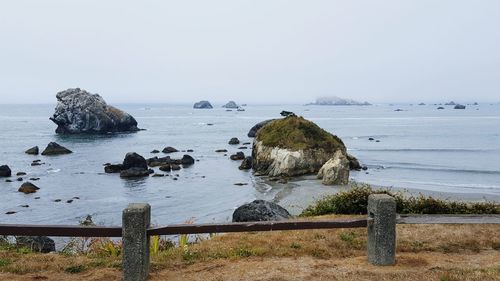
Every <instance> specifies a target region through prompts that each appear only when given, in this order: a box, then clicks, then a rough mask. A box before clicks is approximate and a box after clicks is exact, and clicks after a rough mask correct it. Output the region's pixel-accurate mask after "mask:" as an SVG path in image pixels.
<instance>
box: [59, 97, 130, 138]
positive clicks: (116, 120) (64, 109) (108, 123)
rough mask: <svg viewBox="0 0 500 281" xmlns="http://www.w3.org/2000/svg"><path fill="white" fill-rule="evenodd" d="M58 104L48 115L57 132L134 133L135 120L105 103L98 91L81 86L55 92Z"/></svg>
mask: <svg viewBox="0 0 500 281" xmlns="http://www.w3.org/2000/svg"><path fill="white" fill-rule="evenodd" d="M56 98H57V101H58V103H57V106H56V109H55V112H54V115H53V116H52V117H51V118H50V120H52V121H53V122H54V123H56V124H57V129H56V133H58V134H82V133H86V134H106V133H117V132H136V131H138V130H139V129H138V128H137V121H136V120H135V119H134V117H132V116H131V115H130V114H128V113H126V112H124V111H122V110H120V109H117V108H115V107H113V106H110V105H108V104H107V103H106V102H105V101H104V99H103V98H102V97H101V96H100V95H98V94H91V93H89V92H87V91H85V90H81V89H80V88H75V89H68V90H65V91H62V92H59V93H57V95H56Z"/></svg>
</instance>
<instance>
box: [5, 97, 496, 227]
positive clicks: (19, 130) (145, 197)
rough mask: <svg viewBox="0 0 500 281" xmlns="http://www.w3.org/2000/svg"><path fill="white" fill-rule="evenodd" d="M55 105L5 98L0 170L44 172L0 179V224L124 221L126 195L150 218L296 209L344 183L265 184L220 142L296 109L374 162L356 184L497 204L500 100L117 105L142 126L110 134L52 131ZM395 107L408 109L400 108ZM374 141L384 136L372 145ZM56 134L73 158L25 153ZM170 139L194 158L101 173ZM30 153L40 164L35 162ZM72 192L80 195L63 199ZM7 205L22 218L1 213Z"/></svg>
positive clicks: (215, 217) (210, 218) (224, 217)
mask: <svg viewBox="0 0 500 281" xmlns="http://www.w3.org/2000/svg"><path fill="white" fill-rule="evenodd" d="M54 107H55V105H0V165H3V164H8V165H9V166H10V167H11V169H12V170H13V173H17V172H20V171H23V172H27V173H28V175H27V176H24V177H23V178H24V180H26V179H28V178H31V177H39V178H40V180H39V181H37V182H34V183H35V184H36V185H37V186H39V187H40V190H39V191H38V192H37V193H35V194H30V195H25V194H22V193H19V192H17V189H18V188H19V186H20V185H21V182H17V181H14V182H12V183H7V182H5V181H4V179H1V180H0V194H1V195H0V196H1V197H0V198H1V200H0V223H38V224H42V223H44V224H76V223H78V221H79V220H81V219H82V218H84V217H85V216H86V215H87V214H90V215H92V216H93V218H94V221H96V222H98V223H100V224H106V225H120V224H121V211H122V210H123V208H125V207H126V205H127V204H128V203H130V202H148V203H150V204H151V205H152V213H153V214H152V216H153V219H152V220H153V223H154V224H168V223H182V222H184V221H186V220H189V219H191V218H192V219H193V220H194V221H195V222H215V221H217V222H221V221H230V220H231V214H232V212H233V211H234V209H235V208H236V207H238V206H240V205H241V204H243V203H246V202H250V201H252V200H254V199H256V198H262V199H266V200H273V201H275V202H277V203H279V204H281V205H283V206H284V207H286V208H287V209H289V210H290V211H292V212H293V213H298V212H300V210H301V209H302V208H304V207H305V206H307V205H308V204H310V203H312V202H313V201H314V200H316V199H318V198H320V197H322V196H324V195H326V194H333V193H335V192H338V191H339V190H342V189H345V187H335V186H334V187H327V186H322V185H321V183H320V182H319V181H317V180H315V179H314V177H310V176H309V177H303V178H298V179H296V180H293V181H291V182H290V183H288V184H278V183H270V182H267V181H266V180H265V179H263V178H260V177H254V176H253V175H252V173H251V172H248V171H240V170H239V169H238V166H239V162H235V161H231V160H229V155H230V154H231V153H234V152H237V151H239V149H238V147H239V146H231V145H228V144H227V143H228V141H229V139H230V138H231V137H238V138H239V139H240V140H241V141H242V142H251V141H252V139H250V138H248V137H247V136H246V135H247V132H248V130H249V129H250V128H251V127H252V126H253V125H254V124H255V123H257V122H260V121H263V120H266V119H270V118H276V117H279V113H280V112H281V111H282V110H289V111H293V112H295V113H297V114H299V115H302V116H304V117H305V118H307V119H310V120H312V121H314V122H316V123H317V124H318V125H319V126H321V127H322V128H324V129H325V130H327V131H329V132H331V133H334V134H336V135H338V136H339V137H341V138H342V139H343V141H344V142H345V144H346V146H347V147H348V150H349V152H350V153H351V154H353V155H355V156H356V157H358V159H359V160H360V161H361V162H362V164H364V165H367V166H368V168H369V169H368V171H366V172H365V171H362V172H352V173H351V178H352V179H353V180H356V181H359V182H367V183H371V184H374V185H377V186H388V187H394V188H403V189H409V190H410V191H412V192H421V193H424V194H432V195H436V194H437V195H438V196H441V197H445V198H456V199H464V200H493V201H500V161H499V159H500V105H498V104H494V105H490V104H481V105H479V106H468V107H467V109H466V110H454V109H452V108H451V107H447V108H446V109H445V110H436V107H437V106H433V105H432V106H431V105H428V106H410V105H398V106H390V105H375V106H361V107H358V106H323V107H322V106H303V105H295V106H289V105H287V106H252V105H250V106H248V107H246V111H245V112H237V111H231V112H227V111H226V110H225V109H222V108H220V107H218V108H215V109H213V110H194V109H192V108H191V105H157V104H155V105H153V104H150V105H118V107H120V108H121V109H123V110H125V111H127V112H129V113H130V114H132V115H133V116H134V117H135V118H136V119H137V121H138V122H139V126H140V127H141V128H144V129H146V130H145V131H141V132H138V133H133V134H117V135H108V136H60V135H56V134H55V133H54V130H55V128H56V125H55V124H53V123H52V122H51V121H49V119H48V118H49V116H51V115H52V113H53V109H54ZM396 108H402V109H404V110H405V111H402V112H395V111H394V110H395V109H396ZM209 123H211V124H213V126H208V125H207V124H209ZM370 137H373V138H375V139H376V140H379V142H376V141H369V140H368V138H370ZM51 141H55V142H58V143H60V144H61V145H63V146H66V147H67V148H69V149H71V150H73V151H74V153H73V154H70V155H63V156H52V157H45V156H30V155H26V154H25V153H24V151H25V150H26V149H28V148H30V147H32V146H35V145H38V146H39V147H40V149H43V148H45V146H46V145H47V144H48V143H49V142H51ZM166 146H173V147H175V148H177V149H179V150H188V149H193V150H194V152H193V153H187V154H190V155H192V156H193V157H194V158H195V159H197V160H199V161H198V162H196V164H195V165H193V166H192V167H189V168H186V169H182V170H181V171H178V172H172V173H171V174H170V176H167V177H164V178H152V177H150V178H145V179H140V180H125V179H121V178H120V177H119V176H118V175H117V174H104V170H103V164H104V163H107V162H111V163H120V162H121V161H122V160H123V158H124V156H125V154H126V153H127V152H131V151H134V152H137V153H139V154H141V155H143V156H144V157H146V158H148V157H152V156H153V154H150V151H152V150H153V149H158V150H161V149H163V147H166ZM248 148H249V149H246V150H242V151H243V152H244V153H245V154H251V150H250V149H251V145H248ZM216 149H228V150H229V153H228V155H227V156H224V154H221V153H215V150H216ZM183 154H184V153H182V152H179V153H176V154H174V155H173V156H175V157H179V158H180V157H182V155H183ZM35 159H41V160H42V162H45V163H46V164H45V165H42V166H36V167H31V166H30V163H31V162H32V161H33V160H35ZM177 174H178V180H174V179H173V177H177V176H176V175H177ZM12 179H15V177H14V178H12ZM235 183H246V184H247V185H244V186H236V185H234V184H235ZM35 197H40V199H35ZM73 197H79V198H80V199H77V200H74V202H73V203H71V204H69V203H66V201H67V200H69V199H72V198H73ZM57 199H60V200H61V202H55V200H57ZM21 205H29V207H28V208H25V207H22V206H21ZM8 211H15V212H17V213H15V214H12V215H6V214H5V213H6V212H8Z"/></svg>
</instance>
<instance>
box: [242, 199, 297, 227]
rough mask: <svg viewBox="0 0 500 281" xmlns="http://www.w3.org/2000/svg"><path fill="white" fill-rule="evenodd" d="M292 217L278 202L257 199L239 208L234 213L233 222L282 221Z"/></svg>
mask: <svg viewBox="0 0 500 281" xmlns="http://www.w3.org/2000/svg"><path fill="white" fill-rule="evenodd" d="M291 217H292V216H291V215H290V213H289V212H288V211H287V210H286V209H285V208H283V207H281V206H280V205H278V204H276V203H273V202H269V201H264V200H255V201H253V202H252V203H248V204H245V205H242V206H240V207H239V208H237V209H236V210H235V211H234V213H233V222H252V221H281V220H286V219H289V218H291Z"/></svg>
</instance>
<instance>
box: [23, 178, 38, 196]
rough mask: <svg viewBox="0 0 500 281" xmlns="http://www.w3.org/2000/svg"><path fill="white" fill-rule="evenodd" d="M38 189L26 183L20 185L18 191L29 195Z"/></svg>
mask: <svg viewBox="0 0 500 281" xmlns="http://www.w3.org/2000/svg"><path fill="white" fill-rule="evenodd" d="M39 189H40V188H39V187H38V186H36V185H34V184H32V183H31V182H29V181H27V182H25V183H23V184H22V185H21V187H20V188H19V189H18V191H19V192H22V193H24V194H30V193H35V192H36V191H37V190H39Z"/></svg>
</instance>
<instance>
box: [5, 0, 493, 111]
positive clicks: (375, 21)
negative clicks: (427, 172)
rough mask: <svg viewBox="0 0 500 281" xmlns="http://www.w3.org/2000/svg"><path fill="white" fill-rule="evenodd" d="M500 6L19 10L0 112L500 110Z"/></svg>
mask: <svg viewBox="0 0 500 281" xmlns="http://www.w3.org/2000/svg"><path fill="white" fill-rule="evenodd" d="M499 14H500V2H498V1H494V0H480V1H464V0H443V1H432V0H409V1H404V2H403V1H397V0H385V1H307V2H306V1H284V0H280V1H278V0H276V1H262V2H261V1H230V0H218V1H182V2H171V1H154V0H149V1H140V2H136V1H118V0H110V1H97V0H74V1H65V0H46V1H33V0H31V1H30V0H18V1H9V2H7V3H3V4H2V9H0V35H1V36H2V45H1V46H0V61H1V62H2V63H1V64H0V97H2V98H1V99H0V103H2V104H20V103H31V104H33V103H36V104H37V103H43V104H55V103H56V99H55V94H56V93H57V92H59V91H62V90H65V89H67V88H76V87H79V88H82V89H85V90H87V91H89V92H91V93H99V94H100V95H101V96H102V97H103V98H104V99H105V100H106V101H107V102H108V103H110V104H117V103H122V104H123V103H135V104H146V103H161V104H192V103H194V102H197V101H200V100H209V101H210V102H212V103H214V104H222V103H225V102H227V101H229V100H234V101H236V102H237V103H248V104H279V103H282V104H304V103H308V102H312V101H314V100H315V99H316V98H318V97H321V96H338V97H341V98H346V99H354V100H357V101H362V102H363V101H367V102H370V103H374V104H377V103H419V102H425V103H444V102H448V101H452V100H453V101H455V102H458V103H472V102H479V103H491V102H495V103H496V102H499V101H500V79H498V77H500V52H498V50H500V29H499V28H498V26H500V17H498V15H499Z"/></svg>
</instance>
